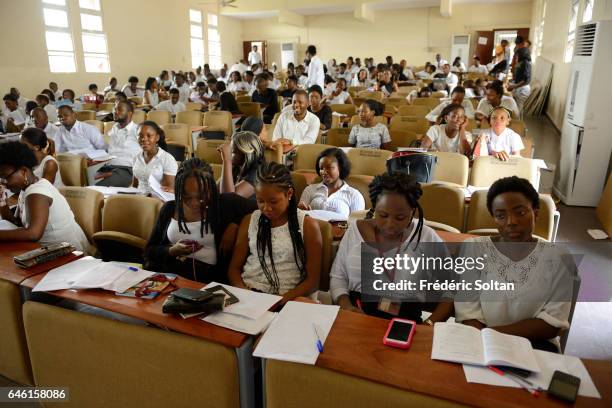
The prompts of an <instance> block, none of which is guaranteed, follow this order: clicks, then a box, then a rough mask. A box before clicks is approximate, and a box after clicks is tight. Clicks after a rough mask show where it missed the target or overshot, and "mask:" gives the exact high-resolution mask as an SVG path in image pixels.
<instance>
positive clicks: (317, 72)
mask: <svg viewBox="0 0 612 408" xmlns="http://www.w3.org/2000/svg"><path fill="white" fill-rule="evenodd" d="M306 58H307V59H308V60H309V61H310V63H309V64H308V81H307V82H306V89H308V88H310V87H311V86H313V85H319V86H320V87H321V89H323V88H324V87H325V72H324V71H323V61H321V58H319V57H317V47H315V46H314V45H309V46H308V48H307V49H306Z"/></svg>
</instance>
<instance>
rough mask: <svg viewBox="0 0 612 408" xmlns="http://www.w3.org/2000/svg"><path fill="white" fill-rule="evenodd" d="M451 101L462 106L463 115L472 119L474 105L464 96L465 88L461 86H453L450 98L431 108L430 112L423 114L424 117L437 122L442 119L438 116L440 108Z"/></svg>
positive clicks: (440, 111)
mask: <svg viewBox="0 0 612 408" xmlns="http://www.w3.org/2000/svg"><path fill="white" fill-rule="evenodd" d="M451 103H454V104H455V105H461V106H463V110H464V111H465V116H466V117H467V118H468V119H474V106H473V105H472V101H470V100H469V99H466V98H465V88H464V87H462V86H457V87H455V89H453V93H452V94H451V97H450V99H447V100H444V101H442V102H441V103H440V104H439V105H438V106H436V107H435V108H433V109H432V110H431V112H429V113H428V114H427V116H425V119H427V120H428V121H430V122H432V123H436V122H438V120H439V119H440V120H441V119H442V118H440V113H442V110H443V109H444V108H446V107H447V106H448V105H450V104H451Z"/></svg>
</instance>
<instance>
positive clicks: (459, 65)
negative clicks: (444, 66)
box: [451, 57, 466, 72]
mask: <svg viewBox="0 0 612 408" xmlns="http://www.w3.org/2000/svg"><path fill="white" fill-rule="evenodd" d="M465 71H466V69H465V64H464V63H463V62H462V61H461V57H456V58H455V60H454V61H453V66H452V67H451V72H465Z"/></svg>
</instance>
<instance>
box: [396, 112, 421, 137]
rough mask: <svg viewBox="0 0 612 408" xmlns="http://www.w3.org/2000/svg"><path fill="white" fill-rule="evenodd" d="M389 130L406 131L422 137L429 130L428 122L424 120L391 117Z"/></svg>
mask: <svg viewBox="0 0 612 408" xmlns="http://www.w3.org/2000/svg"><path fill="white" fill-rule="evenodd" d="M389 128H390V129H391V130H407V131H411V132H415V133H416V134H417V135H424V134H425V133H427V130H428V129H429V121H428V120H427V119H425V118H416V117H414V116H399V115H396V116H393V117H392V118H391V122H390V124H389Z"/></svg>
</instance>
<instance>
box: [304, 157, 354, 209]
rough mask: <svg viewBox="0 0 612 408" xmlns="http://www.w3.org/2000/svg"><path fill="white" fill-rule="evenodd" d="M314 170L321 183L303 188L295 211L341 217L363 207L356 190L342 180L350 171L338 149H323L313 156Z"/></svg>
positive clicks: (346, 159)
mask: <svg viewBox="0 0 612 408" xmlns="http://www.w3.org/2000/svg"><path fill="white" fill-rule="evenodd" d="M315 168H316V171H317V174H318V175H319V176H320V177H321V179H322V180H321V182H320V183H316V184H311V185H309V186H308V187H306V188H305V189H304V191H303V192H302V196H301V197H300V202H299V204H298V208H301V209H302V210H325V211H331V212H334V213H337V214H339V215H341V216H342V217H344V218H348V216H349V214H350V213H351V212H353V211H360V210H363V209H364V208H365V200H364V199H363V196H362V195H361V193H360V192H359V190H357V189H355V188H353V187H351V186H349V185H348V183H347V182H346V181H344V180H345V179H346V178H347V177H348V176H349V173H350V171H351V163H350V162H349V159H348V157H346V154H345V153H344V152H343V151H342V149H338V148H336V147H330V148H329V149H325V150H323V151H322V152H321V153H320V154H319V157H317V161H316V163H315Z"/></svg>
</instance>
